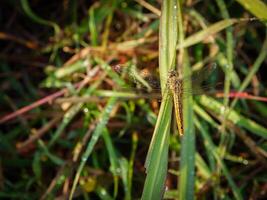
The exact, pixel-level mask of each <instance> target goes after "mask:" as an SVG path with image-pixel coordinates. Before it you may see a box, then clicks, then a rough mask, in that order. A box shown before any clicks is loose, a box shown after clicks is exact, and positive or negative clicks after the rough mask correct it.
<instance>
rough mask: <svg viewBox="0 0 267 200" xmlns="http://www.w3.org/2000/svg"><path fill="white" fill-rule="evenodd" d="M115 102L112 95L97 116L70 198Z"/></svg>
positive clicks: (115, 99)
mask: <svg viewBox="0 0 267 200" xmlns="http://www.w3.org/2000/svg"><path fill="white" fill-rule="evenodd" d="M116 102H117V98H113V97H112V98H110V99H109V101H108V102H107V105H106V107H105V109H104V111H103V112H102V114H101V116H100V117H99V123H98V125H97V126H96V129H95V131H94V133H93V134H92V138H91V140H90V142H89V143H88V145H87V147H86V150H85V152H84V153H83V155H82V158H81V163H80V165H79V167H78V170H77V173H76V175H75V178H74V182H73V185H72V188H71V192H70V196H69V199H70V200H71V199H72V197H73V195H74V191H75V189H76V186H77V184H78V180H79V177H80V174H81V172H82V170H83V168H84V166H85V164H86V161H87V159H88V158H89V156H90V155H91V153H92V151H93V148H94V146H95V144H96V143H97V141H98V139H99V137H100V135H101V134H102V132H103V131H104V129H105V127H106V124H107V122H108V119H109V117H110V113H111V112H112V110H113V107H114V105H115V104H116Z"/></svg>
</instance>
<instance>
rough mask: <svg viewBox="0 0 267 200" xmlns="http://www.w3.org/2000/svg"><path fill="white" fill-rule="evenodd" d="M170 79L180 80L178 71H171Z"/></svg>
mask: <svg viewBox="0 0 267 200" xmlns="http://www.w3.org/2000/svg"><path fill="white" fill-rule="evenodd" d="M168 77H169V78H173V77H177V78H178V73H177V71H176V70H171V71H169V74H168Z"/></svg>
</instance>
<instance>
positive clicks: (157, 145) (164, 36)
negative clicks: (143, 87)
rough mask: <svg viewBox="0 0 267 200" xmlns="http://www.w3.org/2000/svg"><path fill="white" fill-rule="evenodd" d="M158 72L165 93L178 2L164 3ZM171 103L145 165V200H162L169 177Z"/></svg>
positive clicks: (165, 108) (159, 122)
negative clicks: (166, 180) (167, 176)
mask: <svg viewBox="0 0 267 200" xmlns="http://www.w3.org/2000/svg"><path fill="white" fill-rule="evenodd" d="M159 37H160V41H159V71H160V78H161V88H162V91H165V88H166V81H164V80H166V77H167V74H168V71H169V70H170V69H173V68H174V61H175V59H176V43H177V42H176V41H177V1H175V0H170V1H163V5H162V15H161V18H160V32H159ZM172 106H173V104H172V100H171V98H170V96H169V95H168V94H167V93H165V94H164V95H163V100H162V103H161V106H160V111H159V116H158V119H157V122H156V126H155V129H154V133H153V137H152V140H151V143H150V146H149V150H148V154H147V159H146V163H145V167H146V172H147V177H146V180H145V185H144V189H143V193H142V198H141V199H143V200H150V199H151V200H157V199H162V197H163V192H164V183H165V179H166V174H167V165H168V149H169V134H170V123H171V113H172Z"/></svg>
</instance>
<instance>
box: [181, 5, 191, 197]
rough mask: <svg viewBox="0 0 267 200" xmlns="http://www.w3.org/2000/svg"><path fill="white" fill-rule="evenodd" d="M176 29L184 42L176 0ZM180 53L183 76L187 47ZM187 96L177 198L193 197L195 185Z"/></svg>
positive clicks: (188, 87)
mask: <svg viewBox="0 0 267 200" xmlns="http://www.w3.org/2000/svg"><path fill="white" fill-rule="evenodd" d="M178 2H179V3H178V27H179V29H178V31H179V42H178V46H179V45H180V44H183V42H184V27H183V18H182V14H183V12H182V3H181V2H180V1H178ZM180 54H181V56H182V59H181V60H180V61H178V62H179V63H181V64H182V68H183V76H188V75H190V74H191V68H190V62H189V56H188V52H187V49H185V48H181V49H180ZM191 88H192V83H191V81H190V80H189V81H186V82H185V81H184V82H183V89H184V90H185V91H186V90H191ZM185 95H187V98H186V99H184V100H183V102H182V106H183V125H184V136H183V138H182V146H181V155H180V157H181V162H180V166H179V171H180V176H179V180H178V182H179V185H178V190H179V199H194V187H195V130H194V124H193V99H192V95H191V94H189V93H188V94H185Z"/></svg>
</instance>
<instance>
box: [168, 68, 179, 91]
mask: <svg viewBox="0 0 267 200" xmlns="http://www.w3.org/2000/svg"><path fill="white" fill-rule="evenodd" d="M167 84H168V87H169V89H170V90H172V91H177V89H181V81H180V80H179V75H178V73H177V71H175V70H171V71H170V72H169V74H168V81H167Z"/></svg>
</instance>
